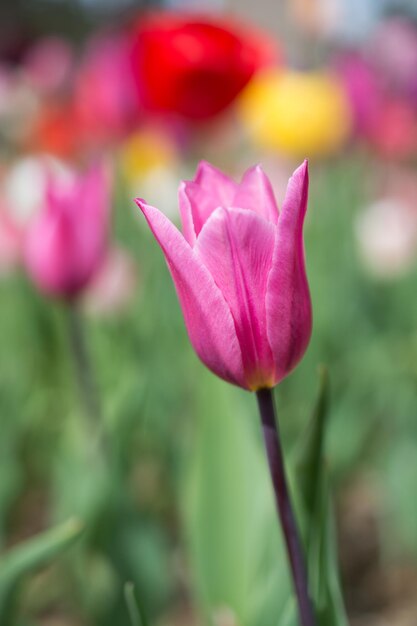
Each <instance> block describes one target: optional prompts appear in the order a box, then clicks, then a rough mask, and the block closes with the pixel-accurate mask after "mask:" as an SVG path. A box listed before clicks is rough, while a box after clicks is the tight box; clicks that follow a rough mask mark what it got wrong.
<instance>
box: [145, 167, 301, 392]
mask: <svg viewBox="0 0 417 626" xmlns="http://www.w3.org/2000/svg"><path fill="white" fill-rule="evenodd" d="M307 195H308V170H307V163H306V162H305V163H304V164H303V165H301V166H300V167H299V168H298V169H297V170H296V172H295V173H294V175H293V176H292V178H291V179H290V182H289V185H288V189H287V194H286V197H285V200H284V203H283V206H282V209H281V212H280V213H279V212H278V207H277V204H276V201H275V198H274V194H273V191H272V188H271V185H270V183H269V180H268V178H267V177H266V175H265V174H264V172H263V171H262V169H261V168H260V167H254V168H251V169H249V170H248V171H247V172H246V173H245V174H244V176H243V179H242V182H241V183H240V184H237V183H235V182H234V181H233V180H231V179H230V178H228V177H227V176H225V175H224V174H222V173H221V172H220V171H218V170H217V169H215V168H214V167H212V166H211V165H209V164H208V163H204V162H203V163H201V164H200V166H199V168H198V171H197V175H196V177H195V179H194V180H193V181H192V182H184V183H183V184H182V185H181V187H180V191H179V200H180V212H181V219H182V224H183V235H181V233H180V232H179V231H178V230H177V229H176V227H175V226H174V225H173V224H172V223H171V222H170V221H169V220H168V218H167V217H166V216H165V215H164V214H163V213H161V212H160V211H158V209H156V208H154V207H152V206H149V205H147V204H146V203H145V202H144V201H142V200H139V199H138V200H137V201H136V202H137V203H138V205H139V206H140V208H141V209H142V211H143V213H144V215H145V217H146V219H147V221H148V223H149V226H150V227H151V230H152V232H153V234H154V236H155V238H156V239H157V241H158V243H159V245H160V246H161V248H162V251H163V252H164V254H165V257H166V260H167V262H168V266H169V268H170V270H171V274H172V277H173V279H174V282H175V285H176V289H177V292H178V296H179V300H180V302H181V306H182V310H183V313H184V317H185V323H186V326H187V329H188V333H189V336H190V339H191V343H192V344H193V346H194V348H195V350H196V352H197V354H198V355H199V357H200V358H201V360H202V361H203V363H205V364H206V365H207V367H209V369H211V370H212V371H213V372H214V373H215V374H217V375H218V376H220V377H221V378H223V379H225V380H227V381H228V382H231V383H234V384H235V385H238V386H240V387H243V388H245V389H249V390H252V391H255V390H257V389H260V388H264V387H273V386H274V385H276V384H277V383H278V382H279V381H280V380H282V379H283V378H284V377H285V376H286V375H287V374H288V373H289V372H290V371H291V370H292V369H293V367H294V366H295V365H296V364H297V363H298V361H299V360H300V358H301V357H302V355H303V354H304V351H305V350H306V347H307V344H308V341H309V338H310V333H311V305H310V296H309V290H308V284H307V278H306V273H305V266H304V251H303V240H302V227H303V221H304V215H305V212H306V208H307Z"/></svg>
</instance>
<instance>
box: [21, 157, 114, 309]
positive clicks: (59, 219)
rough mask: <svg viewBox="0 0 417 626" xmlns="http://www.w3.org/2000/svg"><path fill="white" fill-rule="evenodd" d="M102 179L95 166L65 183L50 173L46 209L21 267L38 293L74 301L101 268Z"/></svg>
mask: <svg viewBox="0 0 417 626" xmlns="http://www.w3.org/2000/svg"><path fill="white" fill-rule="evenodd" d="M106 174H107V173H106V172H105V170H104V168H103V167H98V166H96V167H94V168H92V169H91V170H90V171H89V172H88V173H87V174H85V175H84V176H76V175H74V176H73V177H72V178H71V180H69V181H65V182H64V181H63V180H62V178H61V179H60V178H59V177H54V176H53V175H52V174H51V178H50V180H49V182H48V186H47V190H46V194H45V206H44V207H43V210H42V211H41V212H40V214H39V215H37V216H36V217H35V218H34V220H33V221H32V223H31V224H30V225H29V226H28V229H27V232H26V237H25V250H24V257H25V264H26V267H27V270H28V273H29V275H30V276H31V278H32V279H33V281H34V283H35V284H36V285H37V286H38V287H39V289H40V290H41V291H44V292H46V293H48V294H50V295H52V296H56V297H62V298H65V299H73V298H75V297H76V296H78V295H79V293H80V292H81V291H82V290H83V289H84V288H85V287H86V286H87V284H88V283H89V281H90V280H91V279H92V277H93V276H94V274H95V273H96V271H97V270H98V269H99V267H100V264H101V262H102V260H103V258H104V255H105V252H106V249H107V246H106V243H107V233H108V221H109V219H108V218H109V182H108V178H107V175H106Z"/></svg>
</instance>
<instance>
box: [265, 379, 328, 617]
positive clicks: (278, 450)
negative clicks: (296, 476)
mask: <svg viewBox="0 0 417 626" xmlns="http://www.w3.org/2000/svg"><path fill="white" fill-rule="evenodd" d="M256 396H257V400H258V406H259V412H260V416H261V422H262V431H263V437H264V443H265V449H266V454H267V457H268V464H269V471H270V473H271V478H272V484H273V486H274V493H275V502H276V506H277V510H278V514H279V518H280V521H281V527H282V531H283V535H284V540H285V545H286V548H287V554H288V558H289V561H290V565H291V572H292V577H293V582H294V588H295V593H296V596H297V603H298V611H299V616H300V623H301V625H302V626H315V624H316V620H315V617H314V611H313V605H312V602H311V599H310V596H309V593H308V581H307V569H306V565H305V561H304V555H303V549H302V546H301V541H300V535H299V532H298V529H297V522H296V519H295V515H294V511H293V507H292V504H291V498H290V493H289V490H288V484H287V478H286V475H285V466H284V457H283V453H282V447H281V442H280V437H279V430H278V423H277V419H276V413H275V405H274V397H273V394H272V390H271V389H260V390H259V391H257V393H256Z"/></svg>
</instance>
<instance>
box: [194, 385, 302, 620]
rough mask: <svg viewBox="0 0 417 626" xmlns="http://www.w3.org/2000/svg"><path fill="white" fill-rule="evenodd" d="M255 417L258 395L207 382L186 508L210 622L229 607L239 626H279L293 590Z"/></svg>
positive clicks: (200, 400)
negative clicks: (214, 616) (256, 397)
mask: <svg viewBox="0 0 417 626" xmlns="http://www.w3.org/2000/svg"><path fill="white" fill-rule="evenodd" d="M208 376H209V375H208ZM254 416H256V404H255V398H254V396H250V395H249V394H247V393H243V392H241V391H238V390H235V389H233V388H231V387H228V386H226V385H224V384H222V383H221V382H219V381H217V380H215V379H214V378H213V377H210V381H207V382H206V383H205V386H204V388H202V393H201V394H200V397H199V398H198V403H197V407H196V417H198V422H197V427H198V433H197V437H196V443H195V449H194V454H193V455H192V458H190V460H189V463H188V464H187V468H186V469H187V476H186V479H187V480H186V489H185V490H184V495H185V497H186V499H185V502H184V507H185V517H186V527H187V531H188V537H187V538H188V543H189V547H190V553H191V554H190V558H191V562H192V567H193V578H194V580H195V583H196V588H197V589H196V590H197V594H198V596H199V599H200V603H201V606H202V608H203V611H204V612H205V614H206V616H207V618H208V622H209V623H211V621H210V618H211V616H213V615H214V614H217V613H218V612H219V611H222V610H225V611H226V610H230V611H231V613H232V614H233V615H234V618H235V620H236V623H237V624H239V626H277V624H279V622H280V620H281V618H282V616H283V613H284V610H286V605H287V602H288V598H289V597H290V596H291V586H290V585H291V582H290V577H289V572H288V563H287V558H286V554H285V551H284V548H283V544H282V539H281V535H280V530H279V525H278V522H277V518H276V511H275V504H274V498H273V492H272V485H271V481H270V478H269V474H268V469H267V463H266V458H265V454H264V449H263V443H262V440H261V437H260V431H259V426H258V424H257V422H256V421H255V420H254ZM291 626H293V624H291Z"/></svg>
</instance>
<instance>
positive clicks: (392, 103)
mask: <svg viewBox="0 0 417 626" xmlns="http://www.w3.org/2000/svg"><path fill="white" fill-rule="evenodd" d="M367 137H368V139H369V140H370V142H371V144H372V146H373V147H374V148H375V149H376V150H377V151H378V152H379V154H380V155H381V156H384V157H390V158H407V157H410V156H412V155H413V154H415V153H416V150H417V115H416V111H415V110H413V108H412V106H411V105H410V104H409V103H408V102H407V101H406V100H404V99H388V98H387V99H385V100H383V101H382V102H381V103H380V105H379V107H377V108H376V110H375V112H374V116H373V118H372V121H371V123H370V127H369V128H368V132H367Z"/></svg>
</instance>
